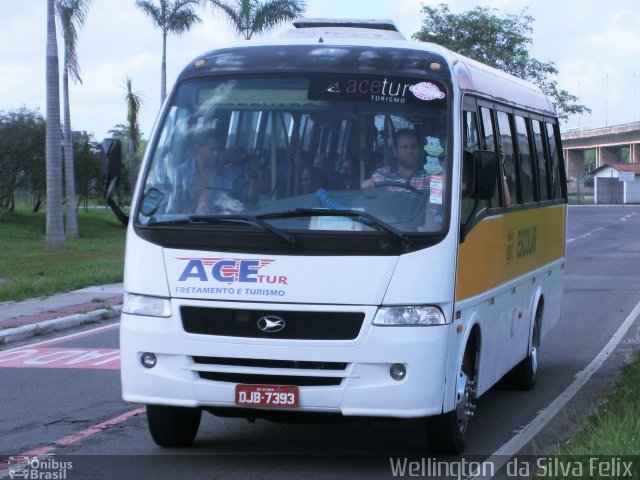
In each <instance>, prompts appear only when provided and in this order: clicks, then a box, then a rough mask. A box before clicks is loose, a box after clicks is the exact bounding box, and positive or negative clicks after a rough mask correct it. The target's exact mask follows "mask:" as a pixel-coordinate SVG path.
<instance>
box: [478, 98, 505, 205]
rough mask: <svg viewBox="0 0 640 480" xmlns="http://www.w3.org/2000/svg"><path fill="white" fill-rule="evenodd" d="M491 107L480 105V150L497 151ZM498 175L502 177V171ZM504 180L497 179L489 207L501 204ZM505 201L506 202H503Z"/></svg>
mask: <svg viewBox="0 0 640 480" xmlns="http://www.w3.org/2000/svg"><path fill="white" fill-rule="evenodd" d="M491 113H492V111H491V109H489V108H487V107H480V117H481V120H482V121H481V123H480V125H481V126H482V134H481V137H480V150H490V151H492V152H496V151H497V149H496V135H495V129H494V127H493V119H492V115H491ZM498 176H499V177H500V178H501V177H502V173H498ZM498 180H499V179H498ZM501 185H502V182H500V181H496V190H495V192H494V193H493V198H492V199H491V200H490V204H489V205H488V206H489V207H498V206H500V204H501V203H500V201H499V198H500V189H501V188H502V186H501ZM503 203H504V202H503Z"/></svg>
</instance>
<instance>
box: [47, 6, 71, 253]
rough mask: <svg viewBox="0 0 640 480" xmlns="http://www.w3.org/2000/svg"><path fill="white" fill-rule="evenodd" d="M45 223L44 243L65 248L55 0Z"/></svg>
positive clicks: (50, 28)
mask: <svg viewBox="0 0 640 480" xmlns="http://www.w3.org/2000/svg"><path fill="white" fill-rule="evenodd" d="M46 71H47V85H46V89H47V137H46V149H45V151H46V157H47V159H46V175H47V222H46V235H45V246H46V247H47V248H51V249H63V248H65V246H66V244H65V238H64V221H63V216H62V150H61V148H60V147H61V145H60V141H61V139H62V132H61V129H60V78H59V75H60V74H59V70H58V45H57V42H56V23H55V11H54V0H47V63H46Z"/></svg>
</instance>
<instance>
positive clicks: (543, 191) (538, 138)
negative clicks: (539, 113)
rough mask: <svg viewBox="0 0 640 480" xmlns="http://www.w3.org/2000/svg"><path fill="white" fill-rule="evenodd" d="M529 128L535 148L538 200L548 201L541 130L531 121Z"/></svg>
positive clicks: (537, 122)
mask: <svg viewBox="0 0 640 480" xmlns="http://www.w3.org/2000/svg"><path fill="white" fill-rule="evenodd" d="M531 128H532V129H533V140H534V143H535V147H536V164H537V166H538V187H539V192H540V197H539V198H540V200H541V201H545V200H549V199H550V198H551V197H550V195H549V181H548V180H549V175H548V174H547V172H548V171H549V166H548V162H547V156H546V155H545V150H544V142H543V138H542V129H541V128H540V122H539V121H538V120H533V121H532V122H531Z"/></svg>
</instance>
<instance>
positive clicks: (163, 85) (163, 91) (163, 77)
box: [160, 33, 167, 106]
mask: <svg viewBox="0 0 640 480" xmlns="http://www.w3.org/2000/svg"><path fill="white" fill-rule="evenodd" d="M165 98H167V34H166V33H163V34H162V65H161V67H160V106H162V104H163V103H164V99H165Z"/></svg>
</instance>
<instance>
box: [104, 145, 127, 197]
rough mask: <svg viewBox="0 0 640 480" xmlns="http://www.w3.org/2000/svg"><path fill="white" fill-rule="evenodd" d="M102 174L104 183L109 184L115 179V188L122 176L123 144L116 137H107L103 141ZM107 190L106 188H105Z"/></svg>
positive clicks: (107, 185)
mask: <svg viewBox="0 0 640 480" xmlns="http://www.w3.org/2000/svg"><path fill="white" fill-rule="evenodd" d="M101 167H102V168H101V171H100V173H101V176H102V182H103V183H104V185H105V186H106V187H107V189H108V188H109V185H110V184H111V183H112V182H114V181H115V183H114V185H113V187H111V189H112V190H113V188H115V187H117V186H118V184H119V183H120V178H121V177H122V144H121V142H120V140H118V139H115V138H105V139H104V140H103V141H102V165H101ZM105 192H106V190H105Z"/></svg>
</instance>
